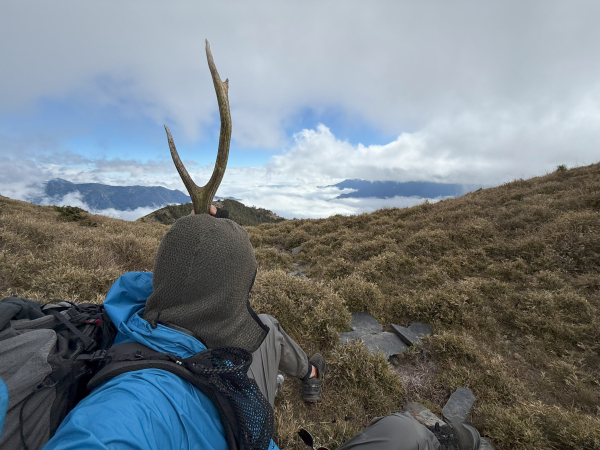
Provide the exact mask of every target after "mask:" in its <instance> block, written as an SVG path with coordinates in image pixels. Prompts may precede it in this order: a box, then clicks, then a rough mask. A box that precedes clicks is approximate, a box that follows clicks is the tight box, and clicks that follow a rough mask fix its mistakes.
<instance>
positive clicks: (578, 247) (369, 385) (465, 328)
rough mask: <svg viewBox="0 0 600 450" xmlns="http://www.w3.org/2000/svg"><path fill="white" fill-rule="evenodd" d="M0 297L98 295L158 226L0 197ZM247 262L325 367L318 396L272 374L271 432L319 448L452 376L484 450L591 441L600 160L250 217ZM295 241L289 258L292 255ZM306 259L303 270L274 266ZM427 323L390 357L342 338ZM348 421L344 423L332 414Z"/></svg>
mask: <svg viewBox="0 0 600 450" xmlns="http://www.w3.org/2000/svg"><path fill="white" fill-rule="evenodd" d="M0 207H1V221H2V236H1V239H2V240H1V246H0V251H1V257H2V261H1V274H2V287H1V294H2V295H3V296H8V295H9V294H17V295H19V296H24V297H28V298H33V299H40V300H46V299H52V298H64V299H68V300H72V301H84V300H85V301H89V300H91V301H102V300H103V297H104V295H105V294H106V292H107V290H108V288H109V287H110V285H111V283H112V282H113V281H114V280H115V279H116V278H117V277H118V276H119V275H121V274H122V273H123V272H126V271H131V270H148V271H150V270H152V265H153V259H154V256H155V254H156V250H157V248H158V244H159V242H160V239H161V237H162V235H163V234H164V232H165V231H166V230H167V229H168V227H166V226H164V225H160V224H143V223H130V222H123V221H120V220H115V219H109V218H105V217H101V216H92V220H93V221H95V222H97V223H98V224H99V226H98V227H95V228H92V227H84V226H80V225H78V223H77V222H69V223H66V222H60V221H57V217H58V213H57V212H56V211H54V210H53V209H52V208H50V207H41V206H34V205H31V204H28V203H24V202H19V201H14V200H9V199H6V198H1V199H0ZM248 231H249V233H250V237H251V240H252V243H253V245H254V247H255V250H256V256H257V260H258V262H259V276H258V277H257V281H256V285H255V288H254V290H253V294H252V298H251V301H252V303H253V306H254V307H255V309H256V310H257V311H258V312H266V313H270V314H273V315H274V316H276V317H277V318H278V319H279V321H280V322H281V323H282V325H283V327H284V328H285V329H286V330H287V331H288V333H289V334H290V335H291V336H292V337H293V338H294V339H296V340H297V341H298V342H299V343H301V345H302V346H303V347H304V348H305V349H306V350H307V352H308V353H312V352H314V351H321V352H322V353H323V354H325V356H326V357H327V360H328V363H329V367H330V371H329V374H328V378H327V385H326V389H325V393H324V399H323V402H322V403H320V404H318V405H316V406H315V405H305V404H303V403H302V401H301V399H300V394H299V382H298V381H297V380H287V381H286V383H285V384H284V386H283V389H282V395H280V396H278V399H277V401H276V412H275V413H276V425H277V439H276V440H277V442H278V443H279V444H280V445H281V447H282V448H284V449H287V448H290V449H302V448H305V446H304V444H302V443H301V441H300V440H299V439H298V438H297V436H296V431H297V429H298V428H299V427H305V428H307V429H308V430H309V431H310V432H311V433H313V435H314V436H315V438H316V440H317V444H318V445H324V446H329V447H330V448H334V447H336V446H338V445H339V444H341V443H342V442H343V441H344V440H346V439H348V438H350V437H351V436H352V435H353V434H355V433H356V432H358V431H359V430H360V429H362V428H363V427H364V426H365V425H366V424H367V423H368V422H369V421H370V420H371V418H373V417H375V416H378V415H384V414H388V413H391V412H394V411H396V410H398V409H400V408H401V407H402V405H403V403H404V402H405V401H411V400H415V401H420V402H422V403H424V404H426V405H427V406H428V407H430V408H432V410H434V411H435V412H439V411H440V410H441V407H442V406H443V404H444V402H445V401H446V400H447V398H448V396H449V395H450V394H451V392H452V391H453V390H454V389H455V388H456V387H457V386H469V387H470V388H471V389H472V390H473V392H474V393H475V395H476V396H477V403H476V405H475V408H474V411H473V423H474V424H475V425H476V426H477V427H478V428H479V429H480V430H481V432H482V433H484V434H488V435H490V436H491V437H492V438H493V439H494V441H495V443H496V445H497V448H498V449H556V448H570V449H579V448H584V449H598V448H600V383H599V381H598V378H599V377H598V373H600V344H599V343H600V319H599V312H600V164H595V165H592V166H587V167H581V168H576V169H571V170H562V169H561V170H557V171H556V172H555V173H552V174H549V175H547V176H544V177H538V178H533V179H530V180H517V181H514V182H512V183H507V184H505V185H503V186H500V187H497V188H492V189H486V190H480V191H477V192H473V193H471V194H467V195H465V196H463V197H461V198H458V199H452V200H446V201H443V202H440V203H436V204H424V205H420V206H416V207H413V208H407V209H383V210H379V211H376V212H375V213H372V214H362V215H358V216H349V217H343V216H333V217H330V218H328V219H322V220H293V221H286V222H283V223H279V224H266V225H261V226H259V227H249V228H248ZM298 245H302V249H301V251H300V253H299V254H297V255H292V254H291V253H290V252H289V250H291V249H292V248H293V247H296V246H298ZM292 263H296V264H302V265H308V266H309V267H308V269H307V270H306V273H307V275H308V276H309V277H310V279H308V280H301V279H299V278H297V277H291V276H289V275H287V274H286V273H285V272H286V271H290V270H293V269H294V266H293V265H292ZM355 310H366V311H369V312H371V313H372V314H373V315H374V316H375V317H377V318H378V319H379V320H380V321H382V323H384V324H385V325H389V324H390V323H397V324H400V325H406V324H409V323H410V322H412V321H422V322H427V323H429V324H431V325H432V326H433V328H434V332H435V335H434V336H432V337H431V338H429V339H428V340H427V341H426V345H425V346H424V347H423V348H422V349H414V350H411V351H410V352H408V353H407V354H406V355H404V357H403V358H402V360H401V365H400V366H399V368H394V367H391V366H390V365H389V364H388V363H387V362H386V361H385V360H384V359H383V357H382V356H373V355H369V354H367V353H366V352H365V350H364V348H363V347H362V346H360V345H356V346H340V345H339V344H338V342H337V333H339V332H340V331H346V330H347V328H348V324H349V320H350V316H349V313H350V311H355ZM346 419H348V420H346Z"/></svg>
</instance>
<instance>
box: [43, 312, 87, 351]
mask: <svg viewBox="0 0 600 450" xmlns="http://www.w3.org/2000/svg"><path fill="white" fill-rule="evenodd" d="M48 312H49V313H50V314H52V315H53V316H54V317H56V318H57V319H58V321H59V322H61V323H62V324H63V325H64V326H66V327H67V328H68V329H69V331H70V332H71V333H73V334H74V335H75V336H77V337H78V338H79V339H80V340H81V342H83V348H84V349H85V350H86V351H89V350H91V349H92V348H93V347H94V346H95V345H96V341H95V340H93V339H92V338H91V337H89V336H86V335H85V334H84V333H82V332H81V331H79V330H78V329H77V327H76V326H75V325H73V324H72V323H71V322H70V321H69V320H68V319H67V318H66V317H65V316H63V315H62V314H61V313H60V312H58V311H56V310H54V309H49V310H48Z"/></svg>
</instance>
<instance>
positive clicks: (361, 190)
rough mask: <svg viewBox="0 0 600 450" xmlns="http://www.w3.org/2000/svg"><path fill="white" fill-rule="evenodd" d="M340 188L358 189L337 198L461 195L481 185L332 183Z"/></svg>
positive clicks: (355, 180) (379, 182)
mask: <svg viewBox="0 0 600 450" xmlns="http://www.w3.org/2000/svg"><path fill="white" fill-rule="evenodd" d="M332 186H333V187H337V188H338V189H356V191H355V192H349V193H346V194H341V195H338V197H337V198H365V197H375V198H391V197H396V196H399V197H421V198H436V197H460V196H461V195H464V194H466V193H467V192H472V191H475V190H477V189H479V188H480V187H482V186H480V185H473V184H447V183H434V182H430V181H407V182H403V183H401V182H397V181H366V180H359V179H353V180H344V181H342V182H341V183H337V184H334V185H332Z"/></svg>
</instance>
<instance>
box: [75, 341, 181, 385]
mask: <svg viewBox="0 0 600 450" xmlns="http://www.w3.org/2000/svg"><path fill="white" fill-rule="evenodd" d="M96 358H97V359H99V357H98V356H97V357H96ZM101 358H102V359H103V360H104V364H105V365H104V367H103V368H102V369H101V370H100V371H98V372H97V373H96V375H94V377H93V378H92V379H91V380H90V381H89V383H88V385H87V388H88V391H90V392H91V391H93V390H94V389H96V388H97V387H99V386H100V385H102V384H104V383H106V382H107V381H109V380H112V379H113V378H115V377H117V376H119V375H121V374H124V373H127V372H134V371H136V370H142V369H162V370H166V371H168V372H172V373H174V374H175V375H177V376H180V377H181V378H183V379H185V380H186V381H189V382H192V381H191V378H192V377H193V374H192V373H191V372H190V371H189V370H187V369H186V368H185V367H183V365H182V363H181V359H179V358H177V357H176V356H173V355H167V354H165V353H161V352H157V351H156V350H152V349H151V348H148V347H146V346H145V345H143V344H139V343H137V342H131V343H126V344H119V345H115V346H114V347H112V348H111V349H110V350H108V351H107V352H105V354H103V355H101Z"/></svg>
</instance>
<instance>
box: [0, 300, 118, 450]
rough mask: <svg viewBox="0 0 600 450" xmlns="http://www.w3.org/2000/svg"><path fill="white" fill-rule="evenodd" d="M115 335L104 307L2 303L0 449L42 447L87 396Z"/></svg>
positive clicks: (5, 301) (18, 301)
mask: <svg viewBox="0 0 600 450" xmlns="http://www.w3.org/2000/svg"><path fill="white" fill-rule="evenodd" d="M115 335H116V329H115V327H114V325H113V324H112V322H111V321H110V318H109V317H108V315H107V314H106V312H105V311H104V306H102V305H95V304H91V303H89V304H74V303H68V302H60V301H55V302H53V303H49V304H46V305H41V304H40V303H38V302H34V301H31V300H27V299H22V298H17V297H9V298H5V299H4V300H2V301H0V447H1V448H2V449H3V450H13V449H15V450H16V449H25V450H38V449H41V448H42V447H43V446H44V445H45V444H46V442H48V440H49V439H50V438H51V437H52V436H53V435H54V433H55V432H56V429H57V428H58V426H59V425H60V423H61V422H62V420H63V419H64V418H65V416H66V415H67V414H68V413H69V411H71V409H73V408H74V407H75V405H76V404H77V403H78V402H79V400H81V399H82V398H83V397H85V395H86V394H87V389H86V385H87V383H88V381H89V380H90V379H91V378H92V377H93V376H94V374H95V373H96V372H97V371H98V365H99V361H101V360H102V359H103V357H104V355H105V354H106V349H108V348H109V347H110V346H111V345H112V343H113V341H114V337H115Z"/></svg>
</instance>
